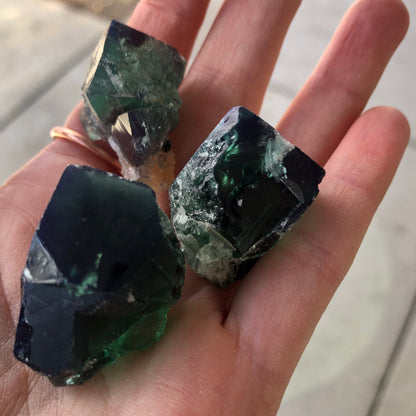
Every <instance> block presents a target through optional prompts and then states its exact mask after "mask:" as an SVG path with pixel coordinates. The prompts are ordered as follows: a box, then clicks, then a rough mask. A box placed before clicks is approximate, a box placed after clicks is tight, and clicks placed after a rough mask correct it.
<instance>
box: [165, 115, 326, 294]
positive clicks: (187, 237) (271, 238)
mask: <svg viewBox="0 0 416 416" xmlns="http://www.w3.org/2000/svg"><path fill="white" fill-rule="evenodd" d="M324 174H325V172H324V170H323V169H322V168H321V167H320V166H319V165H317V164H316V163H315V162H314V161H312V160H311V159H310V158H309V157H308V156H306V155H305V154H304V153H303V152H302V151H300V150H299V149H298V148H297V147H295V146H293V145H292V144H290V143H289V142H287V141H286V140H285V139H284V138H283V137H282V136H281V135H280V134H279V133H278V132H277V131H276V130H275V129H274V128H273V127H272V126H270V125H268V124H267V123H266V122H264V121H263V120H262V119H260V118H259V117H257V116H256V115H255V114H253V113H251V112H250V111H248V110H247V109H245V108H243V107H235V108H233V109H232V110H230V111H229V113H228V114H227V115H226V116H225V117H224V118H223V120H222V121H221V122H220V123H219V124H218V126H217V127H216V128H215V129H214V130H213V132H212V133H211V134H210V136H209V137H208V138H207V139H206V141H205V142H204V143H203V144H202V145H201V147H200V148H199V149H198V150H197V151H196V153H195V154H194V155H193V157H192V158H191V159H190V161H189V162H188V164H187V165H186V166H185V167H184V169H183V170H182V171H181V173H180V174H179V175H178V177H177V178H176V179H175V181H174V182H173V184H172V186H171V188H170V202H171V212H172V222H173V225H174V227H175V229H176V232H177V235H178V238H179V240H180V242H181V246H182V249H183V250H184V253H185V257H186V259H187V261H188V263H189V265H190V266H191V267H192V268H193V269H194V270H195V271H196V272H197V273H198V274H200V275H201V276H204V277H206V278H207V279H209V280H211V281H212V282H214V283H216V284H217V285H219V286H224V285H226V284H229V283H232V282H234V281H235V280H237V279H240V278H241V277H243V276H244V275H245V273H246V272H247V271H248V270H249V269H250V267H252V265H253V264H254V262H255V261H256V259H257V258H258V257H259V256H261V255H263V254H265V253H266V252H267V251H268V250H270V248H271V247H272V246H273V245H274V244H275V243H276V242H277V240H279V239H280V237H281V236H282V235H283V233H285V232H286V231H287V230H288V229H289V228H290V227H291V226H292V224H293V223H294V222H295V221H296V220H297V219H298V218H299V217H300V216H301V215H302V214H303V212H304V211H305V210H306V209H307V208H308V206H309V205H310V204H311V203H312V201H313V200H314V199H315V197H316V195H317V194H318V184H319V183H320V181H321V179H322V177H323V176H324Z"/></svg>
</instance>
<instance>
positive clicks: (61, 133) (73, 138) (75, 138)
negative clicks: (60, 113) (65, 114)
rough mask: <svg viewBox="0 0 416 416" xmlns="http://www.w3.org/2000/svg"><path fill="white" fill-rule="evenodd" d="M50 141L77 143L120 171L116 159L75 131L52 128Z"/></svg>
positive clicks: (58, 127)
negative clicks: (62, 140)
mask: <svg viewBox="0 0 416 416" xmlns="http://www.w3.org/2000/svg"><path fill="white" fill-rule="evenodd" d="M49 134H50V136H51V137H52V140H55V139H64V140H68V141H70V142H73V143H77V144H78V145H80V146H82V147H84V148H86V149H88V150H89V151H91V152H92V153H94V154H95V155H97V156H99V157H100V158H101V159H103V160H105V161H106V162H108V163H110V164H112V165H113V166H115V167H116V168H117V169H119V170H120V169H121V167H120V162H119V161H118V159H117V158H116V157H114V156H113V155H111V154H110V153H108V152H106V151H105V150H104V149H103V148H102V147H100V146H99V145H98V144H95V142H94V141H93V140H91V139H89V138H88V137H85V136H83V135H82V134H80V133H78V132H77V131H75V130H71V129H68V128H66V127H61V126H57V127H53V128H52V129H51V131H50V132H49Z"/></svg>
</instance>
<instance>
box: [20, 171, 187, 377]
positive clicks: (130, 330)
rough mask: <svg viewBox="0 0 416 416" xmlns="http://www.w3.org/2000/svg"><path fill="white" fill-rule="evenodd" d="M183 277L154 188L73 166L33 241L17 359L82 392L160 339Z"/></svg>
mask: <svg viewBox="0 0 416 416" xmlns="http://www.w3.org/2000/svg"><path fill="white" fill-rule="evenodd" d="M183 278H184V259H183V255H182V253H181V251H180V249H179V243H178V241H177V239H176V236H175V233H174V231H173V228H172V226H171V224H170V222H169V220H168V218H167V217H166V215H165V214H164V213H163V212H162V211H161V210H160V209H159V208H158V206H157V204H156V199H155V195H154V192H153V191H152V190H151V189H150V188H149V187H148V186H146V185H143V184H140V183H138V182H130V181H126V180H124V179H121V178H119V177H117V176H115V175H111V174H108V173H106V172H103V171H100V170H97V169H93V168H87V167H77V166H70V167H68V168H67V169H66V170H65V172H64V174H63V175H62V178H61V180H60V182H59V184H58V186H57V188H56V190H55V193H54V195H53V197H52V199H51V201H50V203H49V205H48V207H47V209H46V211H45V214H44V216H43V218H42V220H41V222H40V224H39V227H38V229H37V231H36V233H35V235H34V237H33V240H32V244H31V247H30V251H29V255H28V259H27V263H26V267H25V269H24V271H23V274H22V307H21V313H20V318H19V323H18V326H17V332H16V341H15V348H14V353H15V355H16V357H17V358H18V359H19V360H21V361H22V362H24V363H26V364H27V365H29V366H30V367H31V368H33V369H34V370H36V371H39V372H40V373H43V374H45V375H47V376H48V377H49V379H50V380H51V382H52V383H53V384H55V385H70V384H81V383H83V382H84V381H85V380H86V379H88V378H89V377H91V375H93V374H94V373H95V372H96V371H97V370H98V369H99V368H101V367H103V366H105V365H107V364H109V363H112V362H113V361H114V360H115V359H117V358H118V357H119V356H120V355H123V354H125V353H126V352H128V351H130V350H134V349H142V348H146V347H147V346H149V345H150V344H152V343H154V342H155V341H157V340H158V339H159V338H160V337H161V335H162V333H163V331H164V327H165V325H166V319H167V318H166V314H167V311H168V309H169V307H170V306H171V305H172V304H174V303H175V302H176V301H177V300H178V299H179V296H180V293H181V288H182V285H183Z"/></svg>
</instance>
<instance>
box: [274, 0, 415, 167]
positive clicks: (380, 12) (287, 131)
mask: <svg viewBox="0 0 416 416" xmlns="http://www.w3.org/2000/svg"><path fill="white" fill-rule="evenodd" d="M408 24H409V17H408V13H407V10H406V8H405V6H404V5H403V3H402V2H401V1H400V0H379V1H373V0H361V1H358V2H357V3H356V4H355V5H353V6H352V7H351V9H350V10H349V12H348V13H347V14H346V15H345V17H344V19H343V20H342V22H341V24H340V26H339V28H338V30H337V31H336V33H335V35H334V37H333V39H332V41H331V43H330V45H329V47H328V49H327V50H326V52H325V53H324V55H323V57H322V58H321V60H320V62H319V63H318V65H317V67H316V69H315V70H314V72H313V73H312V75H311V77H310V78H309V80H308V81H307V82H306V84H305V86H304V87H303V88H302V90H301V91H300V93H299V94H298V95H297V97H296V98H295V100H294V101H293V103H292V104H291V106H290V107H289V109H288V110H287V112H286V113H285V115H284V116H283V118H282V120H281V121H280V123H279V125H278V127H277V129H278V130H279V131H280V132H281V133H282V134H283V135H284V136H285V137H286V138H287V139H288V140H289V141H291V142H293V143H295V144H296V145H297V146H298V147H300V148H301V149H302V150H303V151H305V152H306V153H307V154H308V155H310V156H311V157H312V158H313V159H315V160H316V161H317V162H319V163H325V162H326V160H327V159H328V157H329V156H330V155H331V153H332V152H333V150H334V149H335V148H336V146H337V145H338V143H339V141H340V140H341V139H342V137H343V136H344V135H345V133H346V131H347V130H348V128H349V127H350V125H351V124H352V123H353V121H354V120H355V119H356V118H357V117H358V116H359V114H360V113H361V112H362V110H363V108H364V107H365V105H366V103H367V100H368V99H369V97H370V95H371V93H372V91H373V90H374V88H375V86H376V84H377V82H378V80H379V79H380V77H381V75H382V73H383V71H384V68H385V67H386V65H387V63H388V61H389V59H390V57H391V55H392V53H393V52H394V50H395V49H396V47H397V46H398V44H399V43H400V41H401V40H402V38H403V36H404V35H405V33H406V30H407V27H408Z"/></svg>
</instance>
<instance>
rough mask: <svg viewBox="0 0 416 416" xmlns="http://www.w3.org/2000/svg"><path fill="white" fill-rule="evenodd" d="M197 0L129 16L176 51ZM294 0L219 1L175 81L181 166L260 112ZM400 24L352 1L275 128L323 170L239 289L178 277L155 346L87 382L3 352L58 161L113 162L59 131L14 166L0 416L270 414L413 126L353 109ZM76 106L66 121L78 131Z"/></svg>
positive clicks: (185, 48)
mask: <svg viewBox="0 0 416 416" xmlns="http://www.w3.org/2000/svg"><path fill="white" fill-rule="evenodd" d="M207 3H208V0H200V1H195V0H175V1H173V0H172V1H170V2H164V1H161V0H159V1H157V0H152V1H151V0H142V1H141V2H140V3H139V4H138V6H137V8H136V10H135V12H134V14H133V17H132V19H131V21H130V24H131V25H132V26H134V27H135V28H137V29H139V30H142V31H144V32H146V33H148V34H150V35H153V36H155V37H157V38H159V39H161V40H164V41H165V42H167V43H169V44H171V45H172V46H174V47H176V48H177V49H178V50H179V51H180V52H181V53H182V54H183V55H184V56H185V57H187V56H188V55H189V52H190V50H191V48H192V44H193V40H194V38H195V35H196V32H197V30H198V27H199V25H200V23H201V20H202V18H203V14H204V10H205V7H206V6H207ZM242 3H244V5H242ZM299 3H300V1H294V0H257V1H242V2H241V1H240V2H237V1H235V0H228V1H227V2H226V4H225V6H224V7H223V9H222V11H221V13H220V14H219V16H218V18H217V20H216V22H215V24H214V26H213V29H212V31H211V33H210V35H209V36H208V38H207V41H206V43H205V44H204V46H203V48H202V49H201V52H200V54H199V55H198V57H197V59H196V60H195V62H194V64H193V66H192V67H191V69H190V71H189V73H188V75H187V77H186V78H185V80H184V82H183V84H182V86H181V90H180V92H181V96H182V99H183V107H182V109H181V114H180V124H179V126H178V128H177V129H176V130H175V132H174V134H173V136H172V138H173V143H174V150H175V153H176V155H177V164H178V168H179V169H180V168H181V167H182V166H183V165H184V163H185V162H186V161H187V160H188V159H189V157H190V156H191V155H192V154H193V152H194V151H195V150H196V148H197V147H198V145H199V144H200V142H201V141H202V140H203V139H204V138H205V137H206V136H207V134H208V132H209V131H210V130H211V129H212V128H213V127H214V126H215V124H216V123H217V122H218V121H219V119H220V118H221V117H222V116H223V115H224V114H225V113H226V111H227V110H228V109H229V108H230V107H232V106H234V105H244V106H245V107H247V108H249V109H250V110H252V111H254V112H257V113H258V111H259V109H260V105H261V101H262V98H263V95H264V92H265V90H266V87H267V84H268V81H269V78H270V75H271V72H272V70H273V68H274V64H275V60H276V58H277V55H278V53H279V49H280V46H281V43H282V41H283V38H284V35H285V32H286V30H287V28H288V26H289V23H290V20H291V19H292V17H293V15H294V13H295V12H296V9H297V7H298V5H299ZM407 19H408V17H407V13H406V11H405V9H404V6H403V5H402V3H401V2H400V1H398V0H378V1H374V0H361V1H359V2H358V3H357V4H356V5H355V6H353V8H352V9H351V10H350V12H349V13H348V14H347V16H346V17H345V18H344V20H343V22H342V23H341V26H340V27H339V29H338V31H337V34H336V35H335V37H334V39H333V40H332V42H331V44H330V45H329V47H328V49H327V51H326V53H325V55H324V57H323V58H322V60H321V61H320V63H319V64H318V67H317V68H316V70H315V71H314V72H313V74H312V75H311V77H310V78H309V80H308V82H307V84H306V85H305V87H304V88H303V89H302V90H301V91H300V93H299V94H298V96H297V97H296V98H295V100H294V101H293V103H292V104H291V106H290V107H289V109H288V110H287V112H286V113H285V115H284V116H283V118H282V120H281V121H280V123H279V125H278V126H277V127H278V130H279V131H280V132H281V133H282V134H283V136H284V137H286V138H287V139H288V140H290V141H291V142H293V143H294V144H296V145H297V146H298V147H300V148H301V149H302V150H303V151H305V152H306V153H307V154H308V155H309V156H311V157H312V158H313V159H315V160H316V161H317V162H319V163H321V164H322V165H325V169H326V171H327V175H326V177H325V179H324V181H323V182H322V184H321V186H320V189H321V190H320V194H319V196H318V198H317V200H316V201H315V202H314V204H313V205H312V206H311V208H310V209H309V210H308V212H307V213H306V214H305V216H304V217H303V218H302V219H301V220H300V221H299V222H298V223H297V224H296V226H295V227H294V229H293V230H292V231H291V232H290V233H289V234H288V235H287V236H286V237H285V238H284V239H283V240H281V241H280V242H279V243H278V246H277V247H276V248H275V249H274V250H272V251H271V252H270V253H269V254H268V255H266V256H265V257H263V258H262V259H261V260H259V261H258V263H257V264H256V266H255V267H254V268H253V269H252V270H251V271H250V273H249V274H248V275H247V276H246V278H245V279H244V280H243V281H242V282H241V283H240V284H239V285H237V286H232V287H230V288H228V289H225V290H219V289H217V288H215V287H213V286H212V285H211V284H209V283H207V282H205V281H204V280H202V279H200V278H198V277H197V276H195V275H194V274H192V273H191V272H188V274H187V277H186V284H185V288H184V291H183V296H182V298H181V301H180V303H179V304H178V305H177V306H175V307H174V308H172V310H171V313H170V315H169V322H168V328H167V331H166V334H165V336H164V337H163V338H162V340H161V341H160V342H159V343H157V344H155V345H153V346H152V347H151V348H149V349H148V350H145V351H138V352H134V353H131V354H129V355H128V356H126V357H124V358H123V359H121V360H119V361H118V362H117V363H116V364H114V365H112V366H110V367H107V368H106V369H104V370H102V371H100V372H99V373H98V374H97V375H96V376H94V377H93V378H92V379H91V380H89V381H88V382H87V383H86V384H85V385H83V386H71V387H65V388H56V387H53V386H52V385H51V384H50V383H49V381H48V380H47V379H46V378H44V377H41V376H39V375H37V374H36V373H34V372H33V371H31V370H30V369H28V368H27V367H26V366H23V365H22V364H20V363H19V362H18V361H16V360H15V358H14V357H13V354H12V349H13V343H14V332H15V326H16V322H17V318H18V312H19V306H20V290H19V285H20V274H21V271H22V269H23V267H24V263H25V260H26V254H27V252H28V248H29V244H30V241H31V238H32V236H33V233H34V230H35V228H36V226H37V224H38V222H39V220H40V218H41V216H42V213H43V211H44V209H45V207H46V205H47V203H48V201H49V199H50V196H51V194H52V192H53V189H54V187H55V185H56V183H57V182H58V179H59V177H60V174H61V173H62V171H63V169H64V168H65V166H66V165H68V164H70V163H77V164H85V165H91V166H96V167H99V168H102V169H106V170H111V169H112V168H111V167H110V166H108V165H106V163H105V162H103V161H102V160H100V159H99V158H97V157H96V156H94V155H93V154H90V153H88V152H86V151H85V150H83V149H82V148H79V147H78V146H77V145H74V144H72V143H69V142H65V141H56V142H53V143H51V144H50V145H49V146H48V147H47V148H46V149H45V150H44V151H43V152H41V153H40V154H39V155H38V156H37V157H36V158H35V159H34V160H32V161H31V162H30V163H29V164H28V165H27V166H25V167H24V168H23V169H22V170H21V171H19V172H18V173H17V174H16V175H14V176H13V177H12V178H11V179H10V180H9V181H8V182H7V184H6V185H5V186H4V187H3V188H2V189H1V191H0V208H1V211H2V215H1V217H0V279H1V286H0V328H1V330H0V356H1V360H0V408H1V409H3V412H4V413H3V414H4V415H17V414H20V413H22V414H23V413H25V412H26V413H31V414H34V415H41V414H45V415H51V414H59V415H61V414H68V415H72V414H74V415H84V414H85V415H89V414H117V415H129V414H135V415H136V414H143V415H159V414H160V415H181V416H184V415H188V414H189V415H208V414H209V415H212V414H214V415H245V414H247V415H253V414H256V415H257V414H259V415H269V414H270V415H274V414H275V412H276V410H277V407H278V404H279V402H280V400H281V397H282V395H283V392H284V390H285V388H286V386H287V383H288V381H289V378H290V376H291V374H292V372H293V370H294V368H295V365H296V363H297V361H298V360H299V357H300V355H301V353H302V351H303V349H304V348H305V345H306V343H307V341H308V339H309V337H310V336H311V334H312V332H313V329H314V327H315V325H316V323H317V322H318V320H319V318H320V316H321V314H322V312H323V311H324V310H325V307H326V306H327V304H328V302H329V300H330V298H331V296H332V294H333V293H334V291H335V289H336V288H337V286H338V285H339V283H340V282H341V280H342V278H343V276H344V275H345V273H346V271H347V270H348V268H349V266H350V264H351V262H352V260H353V257H354V255H355V253H356V251H357V249H358V246H359V244H360V242H361V239H362V237H363V235H364V233H365V230H366V228H367V226H368V224H369V222H370V220H371V217H372V215H373V214H374V212H375V209H376V208H377V206H378V204H379V202H380V201H381V199H382V197H383V194H384V192H385V191H386V189H387V187H388V185H389V183H390V181H391V179H392V177H393V174H394V171H395V169H396V167H397V165H398V163H399V160H400V158H401V155H402V153H403V151H404V149H405V146H406V144H407V140H408V137H409V129H408V125H407V123H406V121H405V119H404V117H403V116H402V115H401V114H400V113H399V112H397V111H396V110H393V109H389V108H377V109H373V110H370V111H368V112H366V113H365V114H363V115H361V112H362V110H363V108H364V106H365V103H366V101H367V99H368V97H369V96H370V94H371V92H372V90H373V89H374V87H375V85H376V83H377V81H378V79H379V77H380V76H381V73H382V71H383V69H384V66H385V65H386V64H387V62H388V60H389V58H390V56H391V54H392V53H393V51H394V49H395V47H396V46H397V45H398V43H399V42H400V40H401V39H402V37H403V35H404V33H405V31H406V28H407V24H408V23H407ZM77 111H78V109H77V110H75V111H74V113H73V114H72V115H71V116H70V118H69V119H68V122H67V125H68V127H70V128H72V129H75V130H81V126H80V123H79V119H78V113H77Z"/></svg>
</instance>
